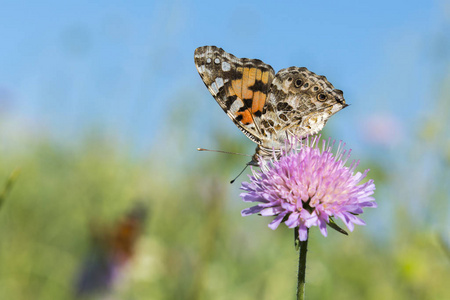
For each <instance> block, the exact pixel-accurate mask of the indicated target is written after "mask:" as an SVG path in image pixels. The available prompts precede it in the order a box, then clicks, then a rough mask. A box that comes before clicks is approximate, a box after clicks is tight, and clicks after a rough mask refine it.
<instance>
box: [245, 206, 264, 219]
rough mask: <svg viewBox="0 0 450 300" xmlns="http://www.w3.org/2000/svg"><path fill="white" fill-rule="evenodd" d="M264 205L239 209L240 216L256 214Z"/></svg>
mask: <svg viewBox="0 0 450 300" xmlns="http://www.w3.org/2000/svg"><path fill="white" fill-rule="evenodd" d="M263 209H264V207H260V206H258V205H257V206H252V207H249V208H246V209H244V210H242V211H241V216H243V217H246V216H250V215H253V214H257V213H259V212H260V211H261V210H263Z"/></svg>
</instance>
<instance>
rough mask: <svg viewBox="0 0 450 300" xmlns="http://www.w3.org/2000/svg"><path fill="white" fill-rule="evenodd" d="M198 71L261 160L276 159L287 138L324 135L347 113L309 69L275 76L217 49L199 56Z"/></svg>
mask: <svg viewBox="0 0 450 300" xmlns="http://www.w3.org/2000/svg"><path fill="white" fill-rule="evenodd" d="M194 60H195V65H196V68H197V70H198V72H199V74H200V76H201V78H202V80H203V82H204V83H205V85H206V87H207V88H208V89H209V91H210V92H211V94H212V95H213V97H214V98H215V99H216V101H217V103H218V104H219V105H220V106H221V107H222V109H223V110H224V111H225V113H226V114H227V115H228V116H229V117H230V118H231V120H232V121H233V122H234V123H235V124H236V126H237V127H238V128H239V129H240V130H241V131H242V132H243V133H244V134H245V135H247V137H249V138H250V139H251V140H252V141H253V142H255V143H256V144H257V147H256V151H255V155H254V156H253V158H252V161H251V162H250V164H255V163H256V162H257V157H258V156H262V157H263V158H266V157H272V156H273V151H279V150H280V149H281V148H282V147H283V146H284V145H285V141H286V139H287V138H289V137H291V136H296V137H298V138H302V137H306V136H307V135H311V134H315V133H317V132H319V131H320V130H322V128H323V127H324V126H325V123H326V122H327V120H328V119H329V117H330V116H332V115H333V114H335V113H336V112H338V111H339V110H341V109H342V108H344V107H346V106H347V104H346V103H345V100H344V97H343V93H342V91H341V90H337V89H335V88H334V87H333V85H332V84H331V83H330V82H328V80H327V79H326V78H325V76H318V75H316V74H315V73H313V72H311V71H309V70H308V69H306V68H299V67H290V68H287V69H282V70H280V71H279V72H278V73H276V74H275V71H274V70H273V68H272V67H271V66H270V65H268V64H265V63H264V62H262V61H261V60H258V59H248V58H237V57H235V56H234V55H232V54H230V53H227V52H225V51H224V50H223V49H221V48H218V47H215V46H204V47H199V48H197V49H196V50H195V54H194Z"/></svg>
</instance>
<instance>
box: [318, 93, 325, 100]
mask: <svg viewBox="0 0 450 300" xmlns="http://www.w3.org/2000/svg"><path fill="white" fill-rule="evenodd" d="M317 100H319V101H321V102H323V101H325V100H327V95H325V94H324V93H320V94H319V95H317Z"/></svg>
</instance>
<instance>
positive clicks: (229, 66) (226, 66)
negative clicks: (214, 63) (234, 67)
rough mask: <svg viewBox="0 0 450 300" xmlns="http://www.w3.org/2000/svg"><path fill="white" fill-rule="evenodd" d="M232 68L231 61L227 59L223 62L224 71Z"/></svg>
mask: <svg viewBox="0 0 450 300" xmlns="http://www.w3.org/2000/svg"><path fill="white" fill-rule="evenodd" d="M230 69H231V65H230V64H229V63H227V62H226V61H224V62H222V70H223V71H224V72H227V71H230Z"/></svg>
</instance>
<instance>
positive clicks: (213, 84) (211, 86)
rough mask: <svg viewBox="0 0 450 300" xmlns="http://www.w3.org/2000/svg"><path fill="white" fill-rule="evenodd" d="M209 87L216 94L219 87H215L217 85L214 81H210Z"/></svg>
mask: <svg viewBox="0 0 450 300" xmlns="http://www.w3.org/2000/svg"><path fill="white" fill-rule="evenodd" d="M209 87H210V88H211V90H212V91H213V92H214V95H217V93H219V89H218V88H217V85H216V83H215V82H213V83H211V85H210V86H209Z"/></svg>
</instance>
